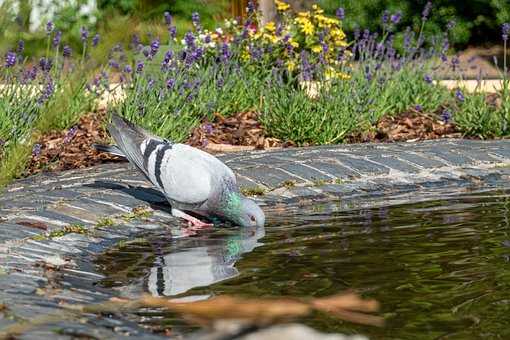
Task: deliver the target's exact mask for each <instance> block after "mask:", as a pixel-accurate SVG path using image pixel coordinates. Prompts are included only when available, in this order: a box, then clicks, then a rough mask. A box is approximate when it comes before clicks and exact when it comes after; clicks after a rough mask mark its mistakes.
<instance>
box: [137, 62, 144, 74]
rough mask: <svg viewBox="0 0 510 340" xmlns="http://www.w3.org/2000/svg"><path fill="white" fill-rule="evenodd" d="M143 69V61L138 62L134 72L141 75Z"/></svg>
mask: <svg viewBox="0 0 510 340" xmlns="http://www.w3.org/2000/svg"><path fill="white" fill-rule="evenodd" d="M143 67H144V64H143V61H139V62H138V63H137V64H136V72H137V73H142V71H143Z"/></svg>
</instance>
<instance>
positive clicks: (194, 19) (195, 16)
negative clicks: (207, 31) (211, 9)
mask: <svg viewBox="0 0 510 340" xmlns="http://www.w3.org/2000/svg"><path fill="white" fill-rule="evenodd" d="M191 22H192V23H193V26H195V28H196V29H198V30H200V15H199V14H198V13H197V12H193V13H191Z"/></svg>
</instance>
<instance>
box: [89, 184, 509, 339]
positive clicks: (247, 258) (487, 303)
mask: <svg viewBox="0 0 510 340" xmlns="http://www.w3.org/2000/svg"><path fill="white" fill-rule="evenodd" d="M339 204H340V203H339V202H331V203H328V204H322V205H314V206H308V207H302V206H292V207H286V208H285V209H279V210H277V209H273V210H271V211H269V213H268V215H269V216H268V225H267V226H266V228H265V230H263V229H262V230H261V229H259V230H247V229H245V230H239V229H229V230H225V229H223V230H221V229H216V230H214V231H206V232H203V233H201V234H200V235H198V236H196V237H191V238H187V239H177V240H175V239H174V240H172V239H170V238H169V237H168V236H166V235H154V236H153V237H150V238H147V239H144V240H137V241H134V242H131V243H129V244H125V245H121V246H119V247H118V248H115V249H111V250H110V251H108V252H107V253H105V254H103V255H102V256H100V257H99V258H98V260H97V264H98V266H99V268H101V270H102V272H103V273H104V274H105V275H107V277H106V279H104V280H103V281H101V282H100V285H102V286H104V287H110V288H114V289H117V290H118V291H119V292H121V294H122V295H125V296H131V297H133V296H138V295H139V294H141V293H143V292H150V293H151V294H153V295H157V296H160V295H161V296H164V295H167V296H170V295H178V296H179V297H182V298H185V299H189V300H198V299H204V298H207V297H209V296H211V295H216V294H234V295H240V294H242V295H244V296H251V297H261V296H264V297H270V296H276V297H280V296H292V297H310V296H326V295H330V294H336V293H338V292H341V291H344V290H346V289H353V290H355V291H357V292H359V293H361V294H362V295H363V296H364V297H370V298H375V299H377V300H378V301H379V302H380V303H381V305H382V310H381V312H380V315H382V316H384V317H385V318H386V325H385V327H383V328H377V327H370V326H359V325H353V324H350V323H345V322H341V321H338V320H337V319H335V318H332V317H328V316H327V315H323V314H315V315H313V316H312V317H311V318H307V319H306V320H301V321H302V322H304V323H306V324H308V325H310V326H313V327H315V328H317V329H319V330H321V331H325V332H342V333H361V334H365V335H368V336H370V337H372V338H401V339H407V338H411V337H418V338H420V339H421V338H425V339H437V338H448V339H450V338H454V339H471V338H482V337H483V338H490V339H493V338H501V339H505V338H510V327H509V325H510V227H509V218H510V192H503V191H499V192H491V193H478V194H464V195H460V196H455V197H448V198H444V199H439V200H434V201H428V202H421V203H414V204H398V205H393V206H383V207H378V208H373V209H359V210H350V211H343V212H342V211H340V212H338V211H337V210H338V209H337V207H338V205H339ZM138 317H139V320H138V321H139V322H140V323H143V324H148V325H152V326H158V327H160V328H161V329H163V328H166V327H172V328H174V329H179V330H180V331H182V332H188V331H190V330H192V329H193V328H192V327H190V326H186V325H185V324H184V323H183V322H182V320H180V319H179V318H178V316H176V315H172V314H162V313H161V312H160V311H144V312H143V313H139V314H138Z"/></svg>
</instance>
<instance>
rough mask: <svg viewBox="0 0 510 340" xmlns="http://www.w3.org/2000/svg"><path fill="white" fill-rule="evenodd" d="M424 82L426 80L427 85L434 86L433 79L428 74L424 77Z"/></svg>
mask: <svg viewBox="0 0 510 340" xmlns="http://www.w3.org/2000/svg"><path fill="white" fill-rule="evenodd" d="M423 80H425V82H426V83H427V84H432V77H431V76H430V75H428V74H426V75H425V76H424V77H423Z"/></svg>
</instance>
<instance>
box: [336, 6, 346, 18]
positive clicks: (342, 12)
mask: <svg viewBox="0 0 510 340" xmlns="http://www.w3.org/2000/svg"><path fill="white" fill-rule="evenodd" d="M335 14H336V17H337V18H338V19H340V20H344V18H345V10H344V9H343V8H342V7H338V8H337V9H336V13H335Z"/></svg>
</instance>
